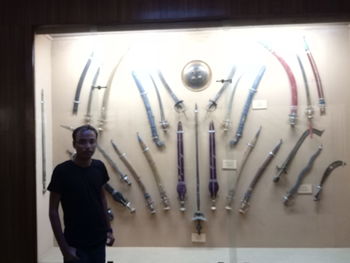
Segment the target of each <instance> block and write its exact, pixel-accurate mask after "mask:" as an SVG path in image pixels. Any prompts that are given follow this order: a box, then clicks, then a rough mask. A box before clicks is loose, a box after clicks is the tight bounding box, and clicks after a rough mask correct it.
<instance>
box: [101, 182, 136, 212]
mask: <svg viewBox="0 0 350 263" xmlns="http://www.w3.org/2000/svg"><path fill="white" fill-rule="evenodd" d="M104 188H105V190H106V191H107V192H108V193H109V194H110V195H111V196H112V198H113V199H114V201H116V202H118V203H120V204H122V205H123V206H125V207H126V208H128V209H129V210H130V213H134V212H135V210H136V209H135V208H134V207H132V206H131V203H130V201H129V200H127V199H126V198H125V197H124V196H123V194H122V193H121V192H118V191H117V190H115V189H113V187H112V186H111V185H110V184H109V183H106V184H105V185H104Z"/></svg>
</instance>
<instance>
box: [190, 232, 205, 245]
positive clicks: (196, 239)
mask: <svg viewBox="0 0 350 263" xmlns="http://www.w3.org/2000/svg"><path fill="white" fill-rule="evenodd" d="M206 241H207V238H206V236H205V234H203V233H201V234H198V233H192V242H193V243H204V242H206Z"/></svg>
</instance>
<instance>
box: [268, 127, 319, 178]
mask: <svg viewBox="0 0 350 263" xmlns="http://www.w3.org/2000/svg"><path fill="white" fill-rule="evenodd" d="M310 132H312V133H313V134H316V135H317V136H322V134H323V132H324V131H320V130H317V129H315V128H312V129H311V130H310V129H307V130H306V131H304V133H303V134H302V135H301V136H300V138H299V140H298V141H297V142H296V144H295V145H294V147H293V149H292V150H291V151H290V153H289V154H288V156H287V158H286V160H285V161H284V162H283V164H282V165H281V166H277V171H278V172H277V175H276V176H275V177H274V178H273V181H274V182H275V183H277V182H278V181H279V180H280V178H281V176H282V174H286V173H287V169H288V167H289V165H290V163H291V162H292V161H293V159H294V157H295V155H296V154H297V152H298V150H299V148H300V146H301V145H302V144H303V142H304V140H305V139H306V137H307V136H308V135H309V134H310Z"/></svg>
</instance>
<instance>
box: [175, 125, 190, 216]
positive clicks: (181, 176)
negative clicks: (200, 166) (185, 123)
mask: <svg viewBox="0 0 350 263" xmlns="http://www.w3.org/2000/svg"><path fill="white" fill-rule="evenodd" d="M176 133H177V186H176V191H177V193H178V198H179V202H180V211H181V212H184V211H185V210H186V208H185V200H186V190H187V189H186V183H185V169H184V144H183V133H184V131H183V129H182V123H181V121H179V122H178V124H177V132H176Z"/></svg>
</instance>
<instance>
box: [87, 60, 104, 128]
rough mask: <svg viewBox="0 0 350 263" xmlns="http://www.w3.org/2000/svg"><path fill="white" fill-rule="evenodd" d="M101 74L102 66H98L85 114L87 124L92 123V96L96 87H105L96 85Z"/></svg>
mask: <svg viewBox="0 0 350 263" xmlns="http://www.w3.org/2000/svg"><path fill="white" fill-rule="evenodd" d="M99 75H100V67H98V68H97V70H96V73H95V75H94V78H93V80H92V85H91V87H90V92H89V98H88V102H87V107H86V114H85V123H86V124H90V123H91V120H92V114H91V106H92V98H93V95H94V90H95V89H96V88H97V89H101V88H103V87H101V86H97V85H96V84H97V79H98V76H99Z"/></svg>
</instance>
